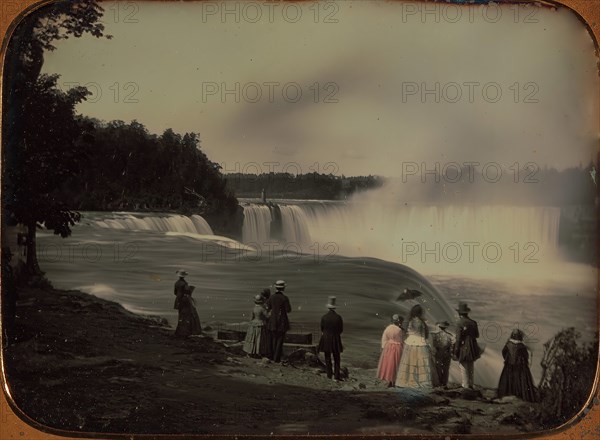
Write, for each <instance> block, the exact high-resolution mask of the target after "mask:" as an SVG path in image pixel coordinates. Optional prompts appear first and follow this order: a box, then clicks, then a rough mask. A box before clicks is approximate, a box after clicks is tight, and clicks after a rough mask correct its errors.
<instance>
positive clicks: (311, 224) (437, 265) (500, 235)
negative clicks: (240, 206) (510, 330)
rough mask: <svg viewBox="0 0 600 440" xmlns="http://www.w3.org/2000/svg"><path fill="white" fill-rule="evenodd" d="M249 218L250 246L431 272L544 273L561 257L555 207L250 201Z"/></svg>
mask: <svg viewBox="0 0 600 440" xmlns="http://www.w3.org/2000/svg"><path fill="white" fill-rule="evenodd" d="M244 216H245V220H244V242H245V243H248V242H250V241H253V242H255V243H259V244H262V243H266V242H267V241H269V240H270V241H279V242H280V243H295V244H296V245H298V246H296V248H300V249H302V251H303V252H305V253H306V252H308V251H307V250H306V249H308V246H307V245H312V246H315V245H317V246H319V247H322V248H323V247H326V246H328V244H330V243H334V244H335V246H334V247H335V249H337V250H338V253H339V254H341V255H345V256H349V257H362V256H367V257H375V258H380V259H383V260H387V261H394V262H398V263H402V264H406V265H409V266H411V267H413V268H416V269H418V270H422V271H424V272H426V273H439V274H442V273H479V274H484V273H486V274H488V275H491V274H492V273H494V274H497V275H501V276H511V275H513V274H515V275H516V274H517V272H519V275H522V276H527V274H529V273H531V274H532V275H533V272H535V271H537V272H538V274H539V275H540V276H542V274H543V271H544V270H548V269H547V268H548V266H545V265H544V263H548V262H556V261H558V260H559V256H558V229H559V220H560V208H556V207H545V206H502V205H487V206H485V205H484V206H482V205H425V204H408V203H394V202H386V203H381V201H378V200H358V201H357V200H353V201H348V202H335V201H298V202H292V201H281V202H279V203H272V204H270V205H260V204H253V203H248V204H247V206H245V208H244ZM528 263H541V264H528Z"/></svg>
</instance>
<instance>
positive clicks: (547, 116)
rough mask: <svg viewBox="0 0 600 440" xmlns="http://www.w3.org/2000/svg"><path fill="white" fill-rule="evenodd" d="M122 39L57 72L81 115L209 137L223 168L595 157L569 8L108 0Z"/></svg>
mask: <svg viewBox="0 0 600 440" xmlns="http://www.w3.org/2000/svg"><path fill="white" fill-rule="evenodd" d="M103 7H104V8H105V16H104V18H103V22H104V23H105V26H106V32H107V33H108V34H111V35H112V36H113V38H112V39H110V40H108V39H96V38H93V37H89V36H84V37H82V38H72V39H69V40H64V41H61V42H59V44H57V49H56V50H55V51H53V52H50V53H47V54H46V57H45V64H44V71H45V72H46V73H59V74H60V75H61V78H60V80H59V83H60V84H61V87H63V88H65V89H68V88H69V87H70V86H72V83H78V84H81V85H88V88H89V89H90V91H92V92H93V93H94V94H93V95H92V96H91V97H90V99H89V100H88V102H85V103H82V104H81V105H80V106H79V107H78V110H79V112H80V113H82V114H85V115H89V116H93V117H96V118H100V119H103V120H106V121H109V120H114V119H120V120H124V121H126V122H129V121H131V120H133V119H136V120H137V121H139V122H141V123H143V124H144V125H145V126H146V127H147V128H148V129H149V131H150V132H153V133H157V134H160V133H162V132H163V131H164V130H165V129H167V128H172V129H173V130H175V131H176V132H180V133H184V132H196V133H199V134H200V138H201V148H202V149H203V151H204V152H205V153H206V154H207V155H208V157H209V158H210V159H211V160H213V161H214V162H218V163H219V164H221V166H223V171H225V172H234V171H242V172H244V171H245V172H257V171H260V172H268V171H288V172H293V173H296V172H312V171H318V172H326V173H333V174H338V175H340V174H344V175H347V176H348V175H367V174H376V175H382V176H388V177H391V176H399V175H401V173H402V169H403V168H405V167H406V164H407V163H418V164H419V166H420V167H425V168H429V169H431V168H434V167H435V166H436V164H439V165H440V166H441V167H443V166H444V164H448V163H459V164H461V163H465V162H478V163H480V164H481V165H480V166H485V164H488V163H496V164H499V165H500V166H503V167H510V166H511V165H512V164H514V163H518V164H525V163H527V162H534V163H535V164H537V165H538V166H539V167H543V166H553V167H556V168H558V169H564V168H565V167H570V166H577V165H579V164H580V163H583V164H587V163H588V162H589V161H590V159H592V158H593V157H595V154H596V151H597V147H598V145H597V142H598V121H599V117H598V116H599V115H598V106H597V101H598V99H597V98H598V75H597V70H596V62H597V59H596V55H595V53H594V45H593V41H592V39H591V37H590V35H589V33H588V31H587V30H586V28H585V27H584V26H583V25H582V24H581V22H580V21H579V20H578V19H577V18H576V17H575V15H574V14H573V13H571V12H570V11H568V10H566V9H559V10H551V9H539V8H534V7H531V6H528V7H525V6H521V7H519V6H515V5H505V6H502V7H499V6H497V5H493V6H484V5H479V6H462V7H459V6H456V5H447V4H437V5H431V4H429V5H424V4H420V3H400V2H378V1H374V2H361V1H356V2H354V1H341V2H335V3H334V2H322V3H319V4H315V3H310V2H305V3H296V4H275V3H267V2H226V3H219V2H204V3H181V2H177V3H168V2H156V3H154V2H122V3H103Z"/></svg>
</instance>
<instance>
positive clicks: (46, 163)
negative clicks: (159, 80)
mask: <svg viewBox="0 0 600 440" xmlns="http://www.w3.org/2000/svg"><path fill="white" fill-rule="evenodd" d="M102 12H103V9H102V8H101V7H100V6H99V5H98V4H97V3H96V1H93V0H80V1H75V2H72V1H62V2H57V3H53V4H50V5H47V6H43V7H40V8H38V9H36V10H35V11H34V12H33V13H31V14H29V15H27V16H26V17H25V18H24V19H23V21H22V22H21V23H20V24H19V26H18V27H17V28H16V29H15V32H14V34H13V35H12V38H11V40H10V42H9V44H8V46H7V50H6V61H5V70H4V81H3V84H4V88H3V90H2V97H3V101H4V106H3V109H4V112H3V115H2V118H3V121H2V122H3V124H2V127H3V130H2V139H3V146H4V148H3V151H2V154H3V157H2V160H3V188H2V189H3V209H4V215H5V218H6V217H7V218H8V219H9V221H10V222H15V223H23V224H25V225H26V226H27V228H28V243H27V247H28V254H27V265H28V268H29V269H30V271H32V272H39V268H38V267H37V258H36V252H35V251H36V250H35V230H36V228H37V227H38V225H39V224H45V226H46V227H47V228H49V229H51V230H53V231H54V232H55V233H56V234H60V235H61V236H63V237H66V236H68V235H69V234H70V233H71V229H70V227H71V226H73V224H74V223H75V222H76V221H78V220H79V217H80V216H79V214H78V213H77V212H74V211H72V207H71V206H69V203H68V202H69V201H68V200H63V199H60V197H59V194H58V193H57V189H58V187H59V186H60V185H62V183H63V182H64V180H65V179H66V178H67V176H71V175H73V174H76V173H77V172H78V171H80V165H81V163H82V162H83V161H84V160H86V145H89V143H90V141H91V138H92V133H91V132H89V131H88V128H89V127H86V126H85V125H82V124H80V123H79V122H78V121H77V119H76V116H75V106H76V105H77V104H78V103H79V102H81V101H83V100H85V99H86V96H87V94H88V92H87V90H86V89H85V88H82V87H76V88H74V89H71V90H70V91H69V92H67V93H65V92H62V91H60V90H59V89H58V87H57V84H56V82H57V78H58V76H56V75H42V74H41V70H42V66H43V63H44V53H45V52H46V51H52V50H54V49H55V48H56V47H55V46H54V43H55V42H56V41H58V40H64V39H66V38H70V37H81V36H82V35H84V34H90V35H93V36H95V37H102V36H103V35H104V25H103V24H102V23H100V18H101V17H102Z"/></svg>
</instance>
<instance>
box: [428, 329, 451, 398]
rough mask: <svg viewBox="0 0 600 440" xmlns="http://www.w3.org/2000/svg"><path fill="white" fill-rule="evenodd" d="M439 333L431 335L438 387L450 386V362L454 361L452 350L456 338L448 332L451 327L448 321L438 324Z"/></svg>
mask: <svg viewBox="0 0 600 440" xmlns="http://www.w3.org/2000/svg"><path fill="white" fill-rule="evenodd" d="M437 326H438V329H439V330H438V331H437V332H432V333H431V345H432V348H433V359H434V361H435V370H436V372H437V377H438V381H437V384H438V386H442V387H445V386H446V385H448V375H449V373H450V360H451V359H452V349H453V345H454V336H452V333H450V332H448V331H446V329H447V328H448V327H449V326H450V324H449V323H448V321H441V322H438V323H437Z"/></svg>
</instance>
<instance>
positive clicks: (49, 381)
mask: <svg viewBox="0 0 600 440" xmlns="http://www.w3.org/2000/svg"><path fill="white" fill-rule="evenodd" d="M14 338H15V339H14V341H12V342H11V343H10V344H8V345H7V346H6V347H5V349H4V365H5V371H6V378H7V381H8V386H9V388H10V390H11V395H12V397H13V398H14V402H15V404H16V405H17V407H18V408H20V409H21V411H22V412H23V413H25V414H26V415H27V416H29V417H30V418H32V419H33V420H35V421H37V422H38V423H40V424H41V425H44V426H46V427H48V428H51V429H59V430H68V431H78V432H106V433H109V432H110V433H123V432H128V433H146V434H150V433H151V434H174V433H185V434H242V435H243V434H278V435H281V434H351V433H352V434H388V433H405V434H408V433H410V434H459V433H481V434H483V433H488V434H489V433H519V432H532V431H540V430H542V427H540V426H539V425H537V424H536V423H535V421H534V417H533V414H534V413H535V410H536V407H535V404H531V403H528V402H523V401H520V400H519V399H516V398H512V397H508V398H503V399H495V390H490V389H476V390H474V391H471V392H469V391H467V392H465V391H463V390H461V389H460V388H458V387H457V385H452V384H450V386H449V387H448V389H435V390H433V391H432V392H431V393H426V394H425V393H421V392H418V391H415V390H410V389H398V388H395V389H388V388H386V387H385V384H384V383H382V382H380V381H378V380H377V379H376V378H375V371H374V370H365V369H360V368H350V369H349V372H348V373H349V374H348V378H347V379H346V380H345V381H343V382H340V383H335V382H333V381H331V380H328V379H327V377H326V375H325V374H324V371H323V368H322V366H321V364H320V362H319V360H318V359H317V358H315V357H314V355H310V354H309V353H306V354H302V353H300V354H298V353H296V355H295V356H294V357H293V358H291V359H290V361H289V362H287V363H283V364H271V363H270V362H268V361H267V360H266V359H263V360H261V359H253V358H249V357H247V356H245V354H244V353H243V352H242V351H241V348H240V346H239V344H225V343H223V342H220V341H215V340H214V339H213V338H212V337H211V336H210V334H207V335H205V336H200V337H192V338H190V339H176V338H175V337H174V336H173V329H172V328H170V327H168V325H167V324H166V321H165V320H163V319H161V318H157V317H145V316H140V315H135V314H133V313H131V312H128V311H127V310H125V309H124V308H123V307H122V306H120V305H119V304H117V303H114V302H111V301H106V300H102V299H99V298H97V297H94V296H92V295H88V294H85V293H82V292H79V291H61V290H41V289H34V288H27V289H23V290H21V291H20V292H19V300H18V303H17V317H16V319H15V329H14ZM342 364H343V358H342Z"/></svg>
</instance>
